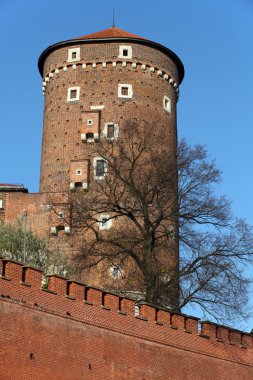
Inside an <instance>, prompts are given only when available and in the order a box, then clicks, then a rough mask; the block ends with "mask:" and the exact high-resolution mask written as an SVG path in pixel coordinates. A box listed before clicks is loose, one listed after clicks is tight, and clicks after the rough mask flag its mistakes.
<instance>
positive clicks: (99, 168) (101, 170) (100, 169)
mask: <svg viewBox="0 0 253 380" xmlns="http://www.w3.org/2000/svg"><path fill="white" fill-rule="evenodd" d="M104 174H105V161H104V160H97V164H96V177H101V176H104Z"/></svg>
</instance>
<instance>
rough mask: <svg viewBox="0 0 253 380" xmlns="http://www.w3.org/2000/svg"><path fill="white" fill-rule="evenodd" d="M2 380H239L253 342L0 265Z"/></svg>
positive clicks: (247, 373) (249, 366)
mask: <svg viewBox="0 0 253 380" xmlns="http://www.w3.org/2000/svg"><path fill="white" fill-rule="evenodd" d="M1 265H2V271H1V273H2V275H1V277H0V294H1V298H0V309H1V319H0V326H1V328H0V331H1V335H0V344H1V350H0V378H1V379H4V380H16V379H18V380H19V379H26V378H27V379H28V378H29V379H45V378H46V379H52V380H57V379H61V380H64V379H66V380H68V379H73V380H80V379H92V380H96V379H99V380H100V379H116V378H118V379H145V380H153V379H164V380H165V379H166V380H167V379H173V380H179V379H187V380H193V379H194V380H203V379H205V380H209V379H210V380H211V379H212V380H213V379H223V380H226V379H227V380H231V379H240V380H246V379H247V380H248V379H250V378H252V376H253V360H252V359H253V347H252V336H251V335H250V334H246V333H242V332H240V331H237V330H230V329H228V328H226V327H224V326H218V325H215V324H212V323H208V322H203V323H202V324H201V325H200V324H199V323H198V320H197V319H196V318H192V317H189V316H185V315H182V314H170V313H168V312H167V311H163V310H158V309H156V308H154V307H152V306H149V305H145V304H143V305H141V308H140V314H139V316H136V315H135V304H134V301H132V300H131V299H127V298H120V297H119V296H118V295H117V294H112V293H108V292H103V291H102V290H100V289H97V288H92V287H88V286H85V285H83V284H81V283H77V282H72V281H67V280H66V279H64V278H61V277H59V276H50V277H49V284H48V289H41V288H40V282H41V272H40V271H38V270H35V269H32V268H29V267H28V268H27V267H25V269H24V267H22V265H21V264H17V263H14V262H11V261H4V262H1Z"/></svg>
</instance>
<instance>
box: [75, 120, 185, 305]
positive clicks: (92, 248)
mask: <svg viewBox="0 0 253 380" xmlns="http://www.w3.org/2000/svg"><path fill="white" fill-rule="evenodd" d="M155 130H156V129H155V127H154V126H151V125H138V126H137V125H136V123H134V122H128V123H127V124H126V125H125V128H124V130H123V131H121V132H122V135H123V136H122V138H121V139H119V140H117V141H116V142H112V141H103V142H101V143H100V144H97V146H96V155H97V156H98V157H99V160H98V161H99V165H100V167H99V166H98V167H96V168H94V170H95V172H96V170H98V171H101V166H104V167H103V168H102V173H95V174H94V176H95V177H96V179H95V180H94V181H92V184H91V187H90V189H89V192H88V193H75V194H74V195H73V196H72V204H73V207H72V219H73V226H74V227H75V228H76V229H79V231H80V234H81V235H82V237H81V240H82V243H83V247H82V248H83V249H82V252H81V254H79V255H78V261H79V263H80V266H81V267H82V268H85V269H87V268H90V267H93V266H95V265H98V264H99V263H101V262H102V261H104V262H106V267H108V265H109V264H112V265H117V266H120V268H123V269H124V273H125V277H127V280H128V281H127V283H125V284H124V288H125V289H126V290H130V289H131V288H132V289H135V290H137V289H139V293H141V294H145V298H146V300H147V301H148V302H151V303H156V304H160V305H163V306H165V305H168V304H169V305H170V306H171V307H178V243H177V235H178V233H177V169H176V166H177V165H176V152H175V153H174V154H169V153H168V152H167V147H166V146H165V144H164V142H163V136H162V135H161V134H160V135H159V133H154V131H155ZM158 147H159V148H158ZM101 218H102V219H105V220H102V219H101ZM104 223H112V224H113V226H112V228H110V229H108V230H107V229H106V228H103V224H104ZM119 264H120V265H119ZM130 278H131V284H129V281H130ZM114 283H115V282H114ZM132 283H134V287H132ZM111 285H112V284H111ZM128 286H129V289H128Z"/></svg>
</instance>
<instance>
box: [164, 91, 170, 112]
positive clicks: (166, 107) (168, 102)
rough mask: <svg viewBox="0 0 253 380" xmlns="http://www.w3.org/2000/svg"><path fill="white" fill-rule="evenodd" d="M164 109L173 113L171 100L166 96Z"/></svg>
mask: <svg viewBox="0 0 253 380" xmlns="http://www.w3.org/2000/svg"><path fill="white" fill-rule="evenodd" d="M163 108H164V109H165V111H167V112H169V113H171V100H170V98H169V97H168V96H166V95H164V97H163Z"/></svg>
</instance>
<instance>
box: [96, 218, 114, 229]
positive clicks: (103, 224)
mask: <svg viewBox="0 0 253 380" xmlns="http://www.w3.org/2000/svg"><path fill="white" fill-rule="evenodd" d="M111 226H112V220H111V219H110V215H101V217H100V222H99V229H100V230H109V229H110V228H111Z"/></svg>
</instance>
